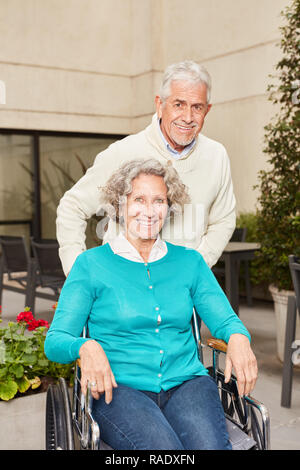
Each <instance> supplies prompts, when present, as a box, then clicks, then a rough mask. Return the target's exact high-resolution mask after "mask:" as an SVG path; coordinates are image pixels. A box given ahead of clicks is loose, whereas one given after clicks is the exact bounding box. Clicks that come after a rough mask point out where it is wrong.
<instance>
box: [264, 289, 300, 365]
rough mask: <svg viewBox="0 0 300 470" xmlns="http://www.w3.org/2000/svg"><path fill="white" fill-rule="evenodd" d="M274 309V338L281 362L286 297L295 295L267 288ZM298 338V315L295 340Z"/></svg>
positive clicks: (299, 328)
mask: <svg viewBox="0 0 300 470" xmlns="http://www.w3.org/2000/svg"><path fill="white" fill-rule="evenodd" d="M269 290H270V292H271V295H272V298H273V301H274V309H275V318H276V336H277V356H278V358H279V360H280V361H281V362H283V358H284V343H285V329H286V317H287V304H288V297H289V296H290V295H295V292H293V291H287V290H278V289H277V287H275V286H269ZM297 338H300V324H299V315H297V324H296V339H297Z"/></svg>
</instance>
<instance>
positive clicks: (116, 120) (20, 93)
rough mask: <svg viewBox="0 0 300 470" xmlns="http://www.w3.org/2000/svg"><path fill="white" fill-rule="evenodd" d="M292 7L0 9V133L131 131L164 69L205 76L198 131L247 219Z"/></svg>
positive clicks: (89, 2) (80, 4)
mask: <svg viewBox="0 0 300 470" xmlns="http://www.w3.org/2000/svg"><path fill="white" fill-rule="evenodd" d="M287 4H289V1H288V0H252V1H251V2H249V1H248V0H210V1H204V0H186V1H185V2H182V0H64V1H61V0H43V1H37V0H26V1H24V0H2V1H1V9H0V41H1V46H2V47H1V48H0V80H3V81H4V82H5V84H6V104H5V105H4V104H2V105H1V104H0V128H1V127H2V128H19V129H46V130H63V131H81V132H97V133H101V132H103V133H121V134H122V133H124V134H127V133H131V132H137V131H138V130H140V129H142V128H143V127H144V126H145V125H147V124H148V123H149V121H150V119H151V115H152V113H153V111H154V102H153V100H154V95H155V93H156V91H157V90H158V85H159V82H160V79H161V76H162V72H163V70H164V68H165V67H166V66H167V65H169V64H170V63H172V62H175V61H179V60H182V59H193V60H195V61H197V62H201V63H203V64H204V65H205V66H206V67H207V68H208V70H209V71H210V73H211V75H212V79H213V95H212V102H213V108H212V110H211V112H210V113H209V115H208V116H207V120H206V123H205V127H204V129H203V133H205V134H206V135H208V136H209V137H211V138H214V139H216V140H219V141H220V142H222V143H223V144H224V145H225V146H226V148H227V150H228V153H229V155H230V159H231V165H232V174H233V181H234V186H235V192H236V196H237V203H238V206H237V207H238V211H248V210H253V209H254V207H255V201H256V196H257V193H256V192H255V191H253V189H252V188H253V185H254V184H255V183H256V181H257V172H258V170H259V169H261V168H262V167H264V166H265V157H264V156H263V153H262V141H263V126H264V125H265V124H267V123H268V121H269V119H270V116H271V115H272V112H273V110H272V107H271V105H270V104H269V103H268V101H267V96H266V88H267V83H268V80H269V79H268V75H269V74H270V73H272V72H273V71H274V65H275V64H276V63H277V61H278V58H279V56H280V50H279V48H278V47H276V43H277V42H278V40H279V37H280V33H279V30H278V27H279V25H280V24H281V20H280V18H279V13H280V11H281V10H282V9H283V8H284V7H285V6H286V5H287Z"/></svg>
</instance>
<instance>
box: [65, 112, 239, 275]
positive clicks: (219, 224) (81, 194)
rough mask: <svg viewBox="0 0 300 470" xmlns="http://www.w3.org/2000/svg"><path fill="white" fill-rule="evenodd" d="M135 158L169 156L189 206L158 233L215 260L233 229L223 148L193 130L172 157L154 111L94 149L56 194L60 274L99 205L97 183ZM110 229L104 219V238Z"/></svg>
mask: <svg viewBox="0 0 300 470" xmlns="http://www.w3.org/2000/svg"><path fill="white" fill-rule="evenodd" d="M137 158H139V159H140V158H144V159H148V158H156V159H158V160H159V161H161V162H162V163H164V164H166V162H167V161H171V162H172V164H173V166H174V168H175V169H176V170H177V172H178V173H179V175H180V177H181V179H182V181H183V183H184V184H185V185H186V186H187V187H188V188H189V194H190V197H191V201H192V204H191V206H189V207H187V208H186V210H185V212H184V217H180V216H177V217H175V218H171V219H168V220H167V221H166V223H165V225H164V227H163V231H162V238H163V239H164V240H166V241H169V242H171V243H174V244H177V245H184V246H187V247H190V248H193V249H196V250H198V251H199V252H200V253H201V254H202V256H203V257H204V259H205V261H206V263H207V264H208V265H209V266H210V267H211V266H213V265H214V264H215V263H216V262H217V260H218V258H219V257H220V255H221V253H222V251H223V249H224V248H225V246H226V245H227V243H228V241H229V239H230V237H231V235H232V233H233V230H234V228H235V197H234V194H233V187H232V181H231V174H230V163H229V158H228V156H227V153H226V150H225V148H224V147H223V145H221V144H220V143H218V142H215V141H214V140H211V139H209V138H207V137H205V136H204V135H202V134H199V135H198V137H197V142H196V145H194V147H193V148H192V149H191V150H190V152H189V153H188V154H187V155H185V156H184V157H182V158H180V159H179V160H175V159H173V158H172V157H171V155H170V153H169V152H168V150H167V149H166V146H165V144H164V142H163V141H162V139H161V136H160V133H159V128H158V123H157V116H156V114H155V115H154V116H153V119H152V123H151V124H150V125H149V126H148V127H147V128H146V129H145V130H143V131H141V132H139V133H138V134H134V135H130V136H128V137H126V138H124V139H122V140H119V141H117V142H114V143H113V144H111V145H110V146H109V147H108V148H107V149H106V150H104V151H103V152H101V153H99V154H98V155H97V157H96V159H95V162H94V165H93V166H92V167H91V168H89V169H88V171H87V172H86V174H85V175H84V176H83V177H82V178H81V179H80V180H79V181H78V182H77V183H76V184H75V185H74V186H73V187H72V188H71V189H70V190H69V191H67V192H66V193H65V195H64V196H63V197H62V199H61V201H60V203H59V206H58V209H57V220H56V225H57V239H58V242H59V245H60V250H59V254H60V258H61V261H62V265H63V269H64V272H65V273H66V274H68V273H69V271H70V269H71V267H72V265H73V263H74V261H75V259H76V257H77V256H78V255H79V254H80V253H81V252H82V251H84V250H85V249H86V246H85V229H86V220H87V219H89V218H90V217H91V216H92V215H94V214H96V213H99V211H100V210H101V200H100V192H99V187H100V186H103V185H104V184H105V183H106V181H107V180H108V178H109V177H110V175H111V174H112V172H113V171H115V170H116V169H117V168H118V167H119V166H120V165H121V164H122V163H124V162H125V161H127V160H132V159H137ZM116 233H118V230H117V227H116V224H115V223H114V222H113V221H110V222H109V227H108V230H107V232H106V234H105V238H104V242H106V241H108V240H109V239H111V238H113V237H114V236H115V234H116Z"/></svg>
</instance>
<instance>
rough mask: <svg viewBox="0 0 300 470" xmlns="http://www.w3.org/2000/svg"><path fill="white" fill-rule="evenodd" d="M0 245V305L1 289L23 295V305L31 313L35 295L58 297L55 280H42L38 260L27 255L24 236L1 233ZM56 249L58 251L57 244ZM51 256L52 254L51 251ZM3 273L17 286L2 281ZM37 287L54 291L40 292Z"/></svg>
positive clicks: (49, 297)
mask: <svg viewBox="0 0 300 470" xmlns="http://www.w3.org/2000/svg"><path fill="white" fill-rule="evenodd" d="M56 243H57V242H56ZM0 245H1V248H2V256H1V259H0V305H1V303H2V293H3V289H6V290H10V291H13V292H17V293H20V294H23V295H25V305H24V307H30V309H31V311H32V313H33V314H34V310H35V298H36V297H40V298H44V299H49V300H57V299H58V289H57V287H58V286H57V282H56V281H54V280H53V279H49V282H45V280H44V279H43V280H42V276H40V274H39V272H37V269H38V261H37V260H36V259H35V258H33V257H31V256H30V255H29V253H28V250H27V247H26V242H25V238H24V237H14V236H4V235H1V236H0ZM56 250H57V252H58V246H57V245H56ZM52 256H54V255H53V252H52ZM5 274H7V277H8V281H15V283H17V284H19V286H16V285H12V284H11V283H10V282H8V283H4V275H5ZM51 281H54V282H53V283H52V282H51ZM62 284H63V282H62V283H61V285H62ZM38 287H49V288H51V289H52V290H53V291H54V294H48V293H45V292H40V291H38V290H37V288H38Z"/></svg>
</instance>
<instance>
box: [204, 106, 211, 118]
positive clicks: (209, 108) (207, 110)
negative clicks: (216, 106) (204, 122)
mask: <svg viewBox="0 0 300 470" xmlns="http://www.w3.org/2000/svg"><path fill="white" fill-rule="evenodd" d="M211 107H212V104H208V105H207V109H206V113H205V116H206V115H207V113H208V112H209V111H210V110H211Z"/></svg>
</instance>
